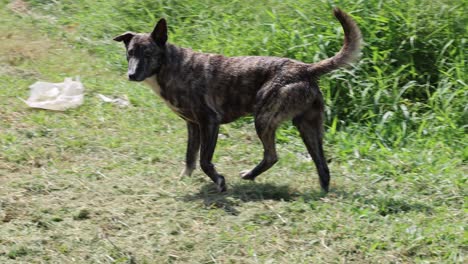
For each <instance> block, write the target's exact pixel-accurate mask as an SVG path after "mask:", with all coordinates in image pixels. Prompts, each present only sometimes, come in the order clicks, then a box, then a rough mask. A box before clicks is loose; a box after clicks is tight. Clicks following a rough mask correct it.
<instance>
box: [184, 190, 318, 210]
mask: <svg viewBox="0 0 468 264" xmlns="http://www.w3.org/2000/svg"><path fill="white" fill-rule="evenodd" d="M325 195H326V194H324V193H323V192H319V191H317V192H307V193H300V192H298V191H297V190H294V189H291V188H290V187H289V186H288V185H277V184H271V183H254V182H246V183H237V184H234V185H230V186H228V191H227V192H226V193H219V192H218V191H217V190H216V188H215V187H214V185H213V184H212V183H208V184H205V185H204V186H203V187H202V188H201V189H200V192H198V193H196V194H190V195H186V196H185V197H184V199H183V200H184V201H196V200H203V203H204V205H205V206H207V207H209V208H221V209H223V210H224V211H226V212H227V213H230V214H233V215H238V214H239V211H237V210H236V209H235V208H234V206H236V205H239V203H241V202H255V201H264V200H275V201H286V202H287V201H294V200H298V199H302V200H303V201H311V200H319V199H320V198H322V197H324V196H325Z"/></svg>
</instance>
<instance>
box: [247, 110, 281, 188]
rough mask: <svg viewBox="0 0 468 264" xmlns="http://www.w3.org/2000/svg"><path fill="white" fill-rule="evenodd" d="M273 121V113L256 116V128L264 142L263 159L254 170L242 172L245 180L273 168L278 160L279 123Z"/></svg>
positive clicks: (252, 178)
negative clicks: (276, 135) (277, 138)
mask: <svg viewBox="0 0 468 264" xmlns="http://www.w3.org/2000/svg"><path fill="white" fill-rule="evenodd" d="M272 121H273V118H272V117H271V113H265V114H260V115H257V116H256V117H255V129H256V130H257V134H258V137H259V138H260V140H261V141H262V144H263V159H262V161H261V162H260V163H259V164H258V165H257V166H256V167H255V168H253V169H252V170H250V171H242V172H241V176H242V179H244V180H254V179H255V177H257V176H258V175H259V174H261V173H262V172H264V171H266V170H268V169H269V168H271V167H272V166H273V165H274V164H275V163H276V162H277V161H278V155H277V154H276V146H275V132H276V129H277V128H278V125H279V123H278V122H274V121H273V122H272Z"/></svg>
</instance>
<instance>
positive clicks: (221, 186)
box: [216, 175, 227, 193]
mask: <svg viewBox="0 0 468 264" xmlns="http://www.w3.org/2000/svg"><path fill="white" fill-rule="evenodd" d="M216 187H217V188H218V191H219V192H220V193H222V192H226V190H227V188H226V180H225V179H224V177H223V176H221V175H218V179H217V180H216Z"/></svg>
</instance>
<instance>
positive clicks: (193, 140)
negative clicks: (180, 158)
mask: <svg viewBox="0 0 468 264" xmlns="http://www.w3.org/2000/svg"><path fill="white" fill-rule="evenodd" d="M187 132H188V133H187V134H188V140H187V152H186V154H185V168H184V170H183V171H182V172H181V173H180V176H190V175H192V172H193V171H194V170H195V167H196V163H197V156H198V153H199V151H200V128H199V126H198V125H197V124H195V123H192V122H189V121H187Z"/></svg>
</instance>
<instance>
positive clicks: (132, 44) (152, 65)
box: [114, 19, 167, 82]
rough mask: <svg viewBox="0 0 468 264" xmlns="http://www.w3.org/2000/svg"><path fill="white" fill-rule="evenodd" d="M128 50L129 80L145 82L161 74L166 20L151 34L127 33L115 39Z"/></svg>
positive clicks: (165, 39)
mask: <svg viewBox="0 0 468 264" xmlns="http://www.w3.org/2000/svg"><path fill="white" fill-rule="evenodd" d="M114 40H115V41H118V42H122V41H123V42H124V44H125V48H126V49H127V61H128V79H129V80H130V81H137V82H139V81H143V80H145V79H146V78H148V77H150V76H152V75H154V74H156V73H158V72H159V70H160V68H161V65H162V63H163V62H164V54H165V52H164V51H165V47H166V41H167V25H166V20H164V19H161V20H159V22H158V23H157V24H156V26H155V27H154V30H153V32H151V33H150V34H137V33H133V32H125V33H123V34H122V35H119V36H117V37H115V38H114Z"/></svg>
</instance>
